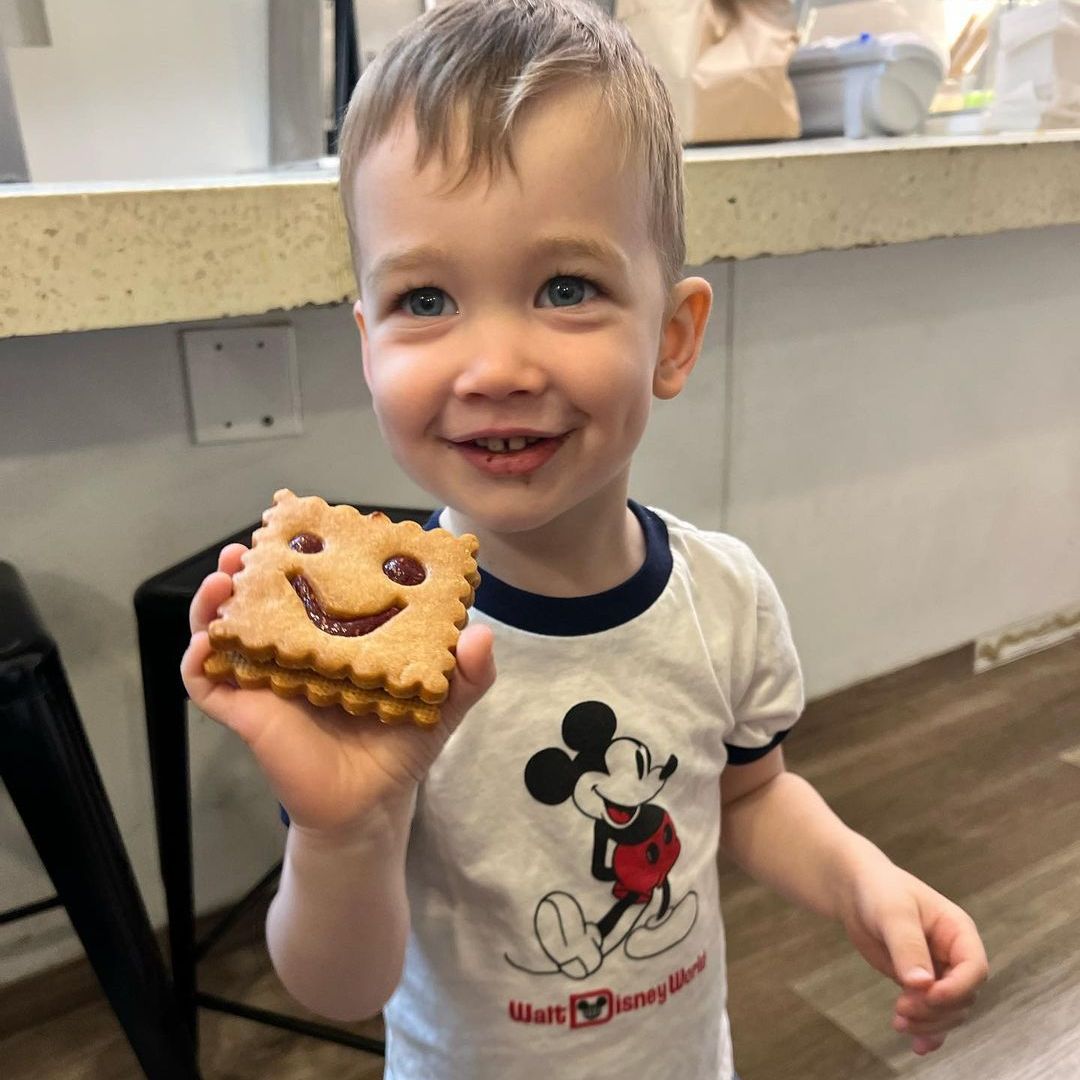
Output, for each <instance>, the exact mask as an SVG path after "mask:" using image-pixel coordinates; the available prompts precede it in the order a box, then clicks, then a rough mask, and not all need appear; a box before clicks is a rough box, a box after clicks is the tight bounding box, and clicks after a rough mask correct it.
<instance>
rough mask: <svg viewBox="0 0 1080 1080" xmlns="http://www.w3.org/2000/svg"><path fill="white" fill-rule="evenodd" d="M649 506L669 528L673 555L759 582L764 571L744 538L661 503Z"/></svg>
mask: <svg viewBox="0 0 1080 1080" xmlns="http://www.w3.org/2000/svg"><path fill="white" fill-rule="evenodd" d="M649 509H650V510H651V511H652V512H653V513H654V514H656V515H657V516H658V517H659V518H660V519H661V520H662V521H663V522H664V524H665V526H666V527H667V532H668V541H669V543H670V545H671V551H672V555H681V556H682V557H683V559H684V560H685V561H686V562H687V564H688V565H689V566H690V567H691V568H693V569H699V568H700V569H703V568H705V567H706V566H713V567H715V568H716V570H717V571H718V572H724V571H726V572H727V574H729V575H732V576H734V577H735V578H736V579H738V580H741V581H745V582H746V584H747V585H749V586H751V587H753V586H755V585H756V583H757V581H758V579H759V577H760V575H761V574H762V573H763V572H764V571H763V568H762V566H761V563H760V562H758V559H757V556H755V555H754V552H753V551H752V550H751V548H750V545H749V544H747V543H746V541H745V540H740V539H739V538H738V537H737V536H732V535H731V534H730V533H726V532H721V531H720V530H719V529H703V528H701V527H700V526H698V525H694V524H693V523H692V522H689V521H685V520H683V519H682V518H680V517H678V516H676V515H675V514H672V513H671V512H670V511H668V510H664V509H661V508H660V507H658V506H650V507H649Z"/></svg>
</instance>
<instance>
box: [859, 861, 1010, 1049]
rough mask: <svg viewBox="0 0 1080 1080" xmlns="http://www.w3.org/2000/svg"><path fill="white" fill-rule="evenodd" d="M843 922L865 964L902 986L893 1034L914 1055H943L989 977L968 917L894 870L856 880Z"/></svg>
mask: <svg viewBox="0 0 1080 1080" xmlns="http://www.w3.org/2000/svg"><path fill="white" fill-rule="evenodd" d="M842 921H843V924H844V928H845V929H846V930H847V933H848V936H849V937H850V938H851V940H852V941H853V942H854V944H855V947H856V948H857V949H858V950H859V952H860V953H862V955H863V957H864V958H865V959H866V960H867V962H868V963H869V964H870V965H871V966H872V967H874V968H876V969H877V970H878V971H880V972H881V973H882V974H883V975H887V976H888V977H889V978H890V979H893V980H894V981H895V982H896V983H898V984H899V986H900V987H901V990H902V992H901V994H900V996H899V997H898V998H897V1000H896V1005H895V1013H894V1016H893V1021H892V1024H893V1028H894V1029H895V1030H897V1031H899V1032H902V1033H903V1034H905V1035H908V1036H910V1037H911V1040H912V1049H913V1050H914V1051H915V1053H916V1054H928V1053H931V1052H933V1051H934V1050H938V1049H940V1048H941V1046H942V1045H943V1043H944V1042H945V1036H946V1035H947V1034H948V1032H949V1031H951V1030H952V1029H953V1028H954V1027H957V1026H959V1025H960V1024H962V1023H963V1022H964V1020H965V1019H967V1015H968V1012H969V1010H970V1009H971V1007H972V1005H973V1004H974V1003H975V996H976V994H977V993H978V991H979V988H980V987H981V986H982V984H983V983H984V982H985V981H986V978H987V975H988V973H989V968H988V965H987V960H986V951H985V949H984V948H983V943H982V940H981V939H980V937H979V932H978V930H977V929H976V927H975V923H974V922H973V921H972V919H971V916H969V915H968V914H967V912H965V911H964V910H963V909H962V908H960V907H958V906H957V905H956V904H954V903H953V902H952V901H951V900H949V899H947V898H946V897H944V896H942V895H941V894H940V893H938V892H935V891H934V890H933V889H932V888H930V886H929V885H927V884H926V883H925V882H923V881H920V880H919V879H918V878H917V877H915V876H913V875H912V874H909V873H907V871H905V870H902V869H900V868H899V867H897V866H893V865H891V864H890V865H889V866H888V868H887V869H884V870H883V869H882V868H881V867H874V868H873V869H872V870H870V871H869V872H868V873H866V874H863V875H862V876H861V877H859V879H858V880H857V881H856V883H855V889H854V893H853V895H852V898H851V903H850V906H849V907H848V910H847V911H846V912H845V913H844V915H843V916H842Z"/></svg>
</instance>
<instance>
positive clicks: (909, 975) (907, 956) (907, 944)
mask: <svg viewBox="0 0 1080 1080" xmlns="http://www.w3.org/2000/svg"><path fill="white" fill-rule="evenodd" d="M882 936H883V937H884V939H885V947H886V949H888V951H889V959H890V960H891V961H892V966H893V971H894V972H896V981H897V982H898V983H900V985H901V986H903V987H904V988H905V989H908V990H925V989H927V987H929V986H930V985H931V984H932V983H933V981H934V961H933V959H932V958H931V956H930V947H929V946H928V945H927V943H926V935H925V933H924V932H923V928H922V923H921V921H920V920H919V918H918V912H917V910H916V911H913V912H910V913H908V914H906V915H905V916H904V917H903V918H898V919H896V920H895V921H893V922H892V923H890V924H888V925H886V926H885V927H883V934H882Z"/></svg>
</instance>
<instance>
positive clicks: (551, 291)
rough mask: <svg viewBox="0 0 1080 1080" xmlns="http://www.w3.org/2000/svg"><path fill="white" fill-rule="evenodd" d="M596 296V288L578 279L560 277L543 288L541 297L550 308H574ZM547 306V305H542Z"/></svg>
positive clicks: (553, 279)
mask: <svg viewBox="0 0 1080 1080" xmlns="http://www.w3.org/2000/svg"><path fill="white" fill-rule="evenodd" d="M595 295H596V286H595V285H593V284H591V283H590V282H588V281H586V280H585V279H584V278H580V277H569V276H565V275H560V276H559V277H553V278H552V279H551V280H550V281H549V282H548V283H547V285H546V286H544V292H543V297H544V298H545V299H546V300H548V301H550V306H551V307H574V306H575V305H576V304H581V303H584V302H585V301H586V300H589V299H591V297H593V296H595ZM542 306H545V307H546V306H547V305H542Z"/></svg>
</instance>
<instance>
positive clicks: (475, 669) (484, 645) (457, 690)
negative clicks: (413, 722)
mask: <svg viewBox="0 0 1080 1080" xmlns="http://www.w3.org/2000/svg"><path fill="white" fill-rule="evenodd" d="M493 642H494V635H493V634H492V632H491V628H490V627H488V626H467V627H466V628H465V629H464V630H462V632H461V636H460V637H459V638H458V643H457V652H456V655H457V670H456V671H455V672H454V674H453V677H452V678H451V680H450V692H449V694H448V695H447V697H446V704H445V705H444V709H445V710H446V711H447V712H449V713H450V714H451V715H452V716H453V718H454V720H455V721H457V720H460V719H461V717H463V716H464V715H465V714H466V713H467V712H468V711H469V710H470V709H471V708H472V707H473V706H474V705H475V704H476V703H477V702H478V701H479V700H480V699H481V698H482V697H483V696H484V694H485V693H487V691H488V689H489V688H490V686H491V684H492V683H493V682H494V681H495V656H494V647H493Z"/></svg>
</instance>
